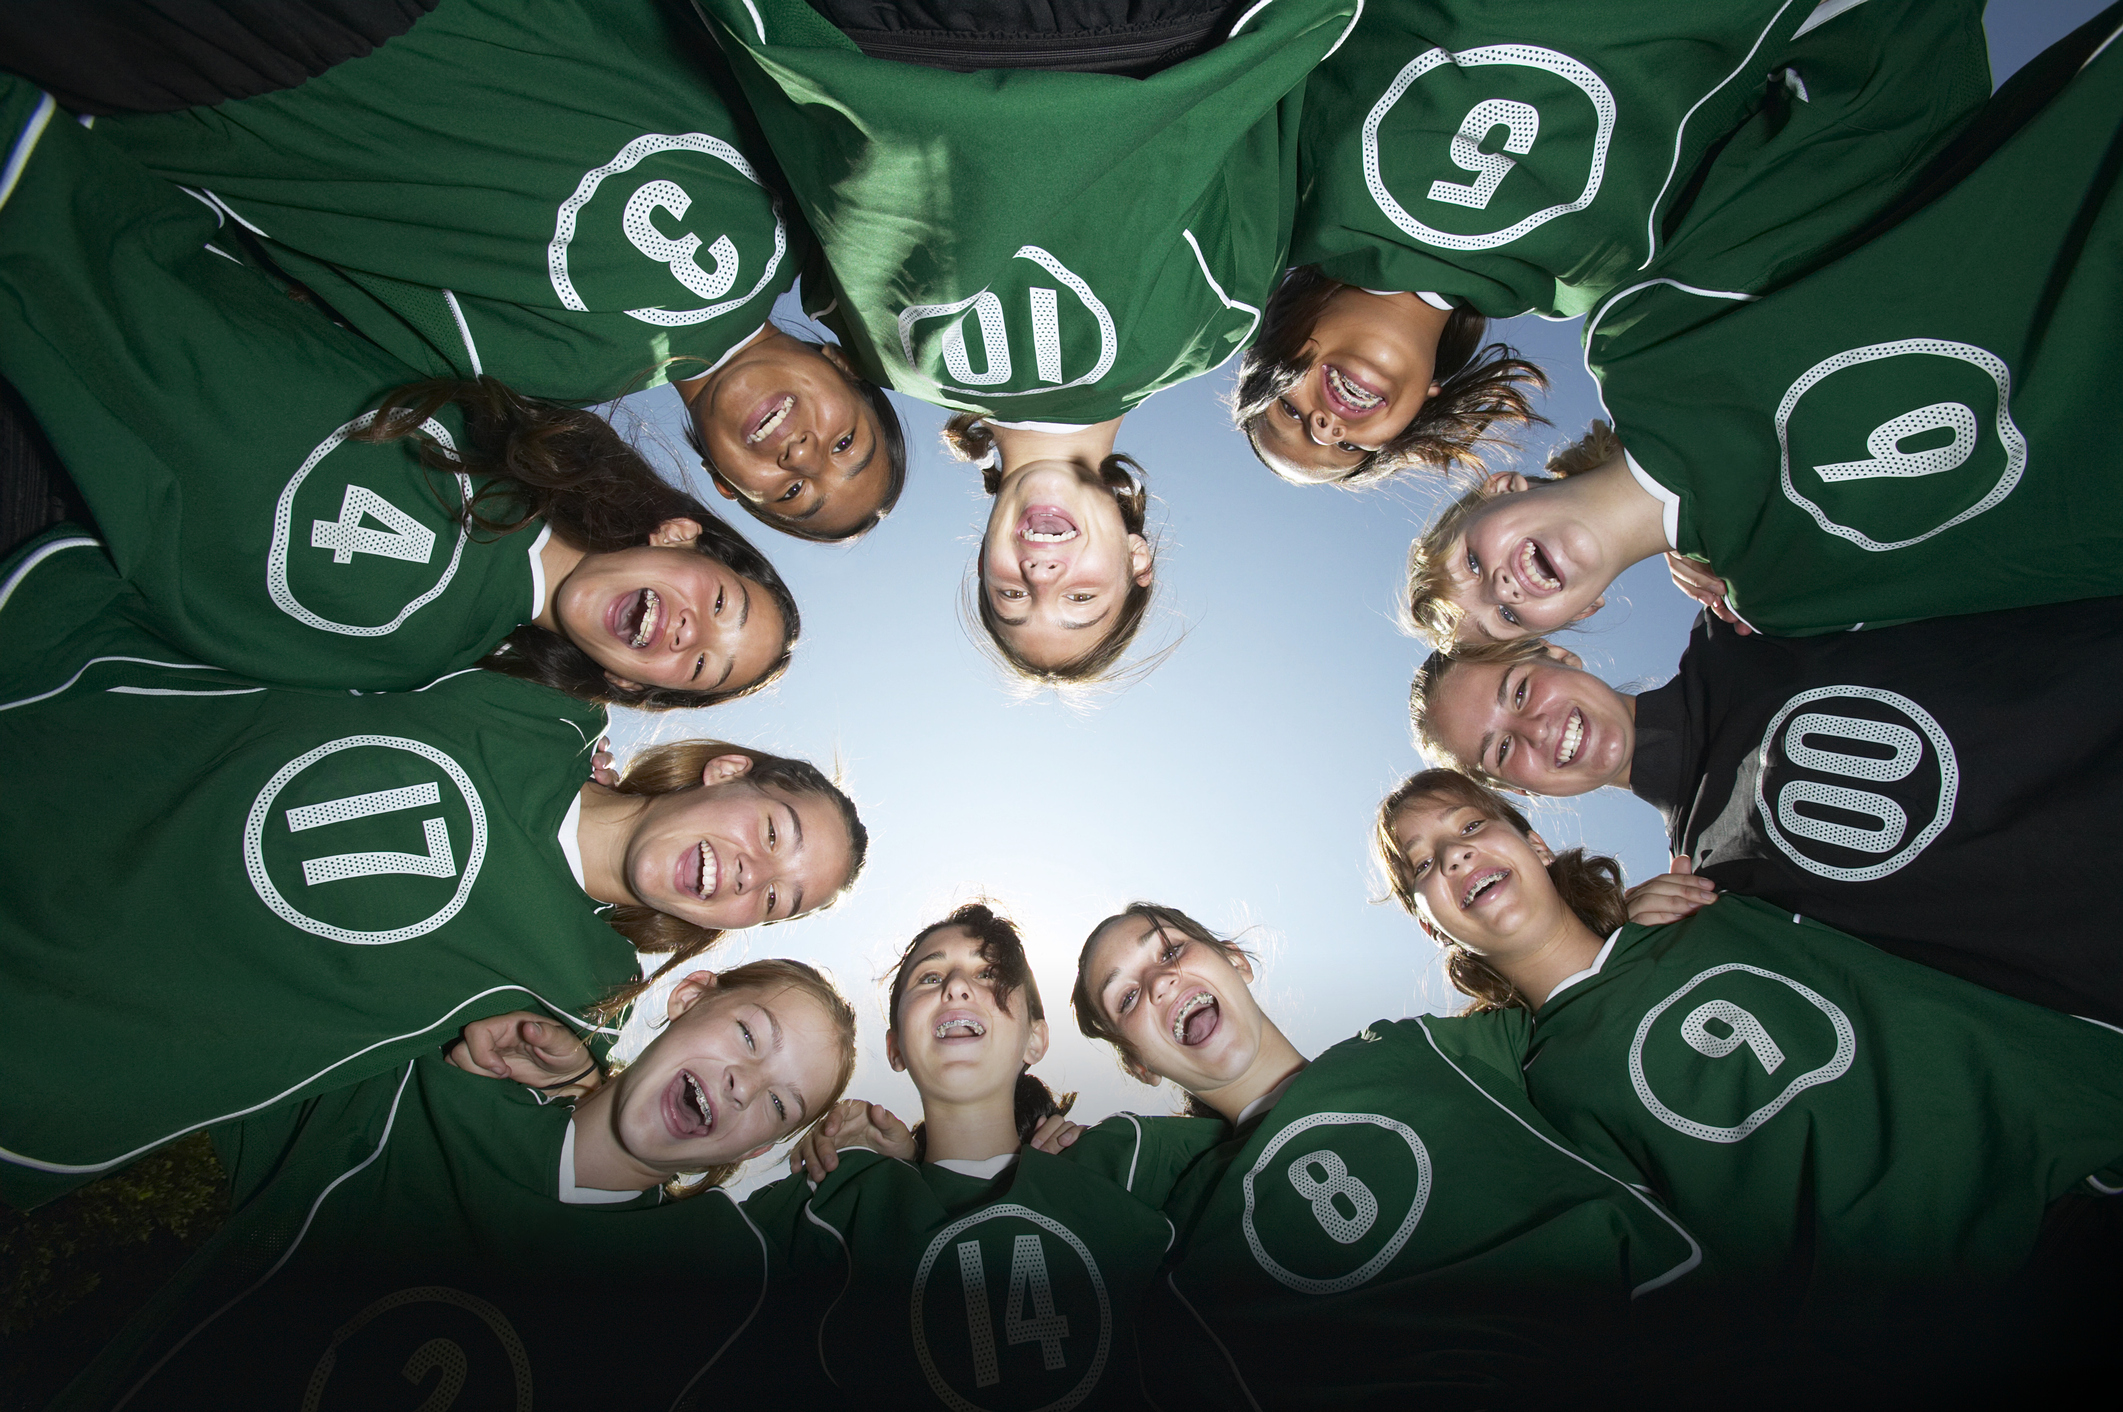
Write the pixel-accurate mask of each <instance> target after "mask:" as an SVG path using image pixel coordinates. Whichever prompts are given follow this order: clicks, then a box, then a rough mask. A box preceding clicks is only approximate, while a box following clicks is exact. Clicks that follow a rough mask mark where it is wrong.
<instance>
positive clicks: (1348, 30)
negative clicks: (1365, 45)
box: [1319, 0, 1364, 64]
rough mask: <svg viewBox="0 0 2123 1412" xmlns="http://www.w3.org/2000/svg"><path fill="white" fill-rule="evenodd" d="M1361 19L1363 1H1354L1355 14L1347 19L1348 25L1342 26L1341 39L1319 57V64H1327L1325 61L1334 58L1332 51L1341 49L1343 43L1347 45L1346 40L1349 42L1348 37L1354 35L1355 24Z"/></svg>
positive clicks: (1362, 15)
mask: <svg viewBox="0 0 2123 1412" xmlns="http://www.w3.org/2000/svg"><path fill="white" fill-rule="evenodd" d="M1363 17H1364V0H1356V13H1355V14H1353V15H1351V16H1350V17H1349V23H1348V24H1347V25H1345V26H1343V27H1342V37H1341V38H1340V39H1337V40H1335V41H1334V44H1333V46H1332V47H1331V48H1329V49H1328V50H1327V52H1326V53H1324V54H1322V55H1320V57H1319V62H1320V63H1322V64H1324V63H1326V62H1327V61H1328V60H1329V59H1331V58H1333V57H1334V51H1335V50H1336V49H1339V48H1341V47H1342V45H1344V44H1345V43H1347V42H1348V40H1349V36H1350V35H1352V34H1354V33H1356V22H1357V21H1358V20H1360V19H1362V18H1363Z"/></svg>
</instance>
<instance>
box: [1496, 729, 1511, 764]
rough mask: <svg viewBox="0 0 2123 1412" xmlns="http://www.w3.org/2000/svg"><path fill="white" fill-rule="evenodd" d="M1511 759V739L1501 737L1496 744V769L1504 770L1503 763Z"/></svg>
mask: <svg viewBox="0 0 2123 1412" xmlns="http://www.w3.org/2000/svg"><path fill="white" fill-rule="evenodd" d="M1510 757H1511V737H1510V736H1508V735H1507V736H1501V737H1499V738H1498V740H1497V742H1496V767H1497V768H1498V769H1499V770H1501V769H1503V768H1504V761H1506V760H1507V759H1509V758H1510Z"/></svg>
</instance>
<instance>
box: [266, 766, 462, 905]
mask: <svg viewBox="0 0 2123 1412" xmlns="http://www.w3.org/2000/svg"><path fill="white" fill-rule="evenodd" d="M441 802H442V790H441V789H440V788H439V787H438V786H437V785H436V784H435V783H434V782H432V781H430V782H429V783H427V784H416V785H407V786H405V787H404V788H401V789H379V790H376V791H374V792H372V793H369V794H352V795H348V796H347V797H346V798H344V799H333V800H328V801H326V802H325V803H323V804H302V805H298V806H297V807H295V808H293V809H290V810H288V811H287V827H288V832H289V833H301V832H302V831H303V830H304V829H314V828H322V827H323V826H324V825H326V824H340V823H345V822H347V821H348V820H350V819H366V818H370V817H373V816H374V815H377V814H389V813H394V812H396V811H397V810H400V809H425V808H428V807H430V806H432V805H437V804H440V803H441ZM420 831H421V834H422V836H423V837H424V838H425V839H426V840H427V852H425V853H391V852H377V853H334V854H331V855H330V856H328V857H324V858H311V859H309V860H307V861H306V862H304V863H303V865H302V880H303V881H304V882H306V883H308V884H309V885H310V886H311V887H315V886H317V885H318V884H319V883H328V882H344V881H346V880H347V879H349V878H373V877H377V876H379V875H381V874H384V873H407V874H410V875H412V876H414V877H420V878H454V877H456V876H457V859H456V858H455V857H454V856H453V855H452V854H451V853H450V827H449V825H448V824H446V823H444V822H443V821H442V820H441V819H439V818H435V819H422V820H421V821H420Z"/></svg>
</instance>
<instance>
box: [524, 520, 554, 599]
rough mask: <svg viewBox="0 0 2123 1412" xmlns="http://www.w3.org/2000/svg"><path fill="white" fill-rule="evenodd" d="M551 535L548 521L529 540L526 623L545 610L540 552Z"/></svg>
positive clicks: (543, 577)
mask: <svg viewBox="0 0 2123 1412" xmlns="http://www.w3.org/2000/svg"><path fill="white" fill-rule="evenodd" d="M552 537H553V526H552V523H551V522H550V521H548V522H547V523H546V524H545V525H544V526H542V527H541V528H540V529H539V531H538V538H536V539H534V540H532V541H531V614H530V617H527V618H525V619H524V621H525V622H527V623H528V622H530V621H531V618H535V617H537V616H538V615H539V614H540V613H543V612H544V611H545V559H544V558H543V557H542V553H543V551H544V549H545V547H546V543H547V541H549V540H551V539H552Z"/></svg>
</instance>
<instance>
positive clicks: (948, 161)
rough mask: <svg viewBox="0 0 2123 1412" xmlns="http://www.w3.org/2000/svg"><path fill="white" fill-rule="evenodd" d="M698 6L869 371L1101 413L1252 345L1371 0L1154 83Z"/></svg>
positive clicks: (725, 0)
mask: <svg viewBox="0 0 2123 1412" xmlns="http://www.w3.org/2000/svg"><path fill="white" fill-rule="evenodd" d="M703 8H704V9H705V10H706V12H707V13H708V14H710V15H711V16H712V17H713V20H714V22H715V23H716V25H717V26H718V27H719V30H720V32H721V33H722V35H723V36H724V37H725V39H726V40H727V41H728V45H729V49H730V54H731V63H732V65H733V67H735V69H736V70H737V75H738V79H739V81H740V82H741V83H742V84H743V86H744V90H745V93H746V96H747V97H749V98H750V99H751V102H752V106H753V109H754V111H755V112H756V113H757V114H758V116H759V121H760V125H761V126H762V127H763V128H764V129H765V130H766V134H767V140H768V141H769V142H770V143H771V144H772V145H773V147H774V152H775V155H776V157H777V158H779V160H780V162H781V165H782V169H783V170H784V171H785V172H786V173H787V175H788V179H789V183H790V185H791V187H792V188H793V189H794V191H795V194H796V199H797V200H798V202H800V203H801V205H802V207H803V213H804V216H805V218H806V220H807V221H808V222H809V224H810V226H811V229H812V230H813V231H814V232H815V233H816V235H817V238H818V241H819V245H820V248H821V250H822V252H823V254H824V257H825V261H826V263H827V264H828V265H829V266H830V269H831V280H832V284H833V294H834V296H835V297H836V298H837V301H838V307H837V310H836V311H835V312H836V316H837V317H838V319H839V320H840V322H841V324H842V326H843V328H844V330H845V337H844V338H843V340H842V341H843V344H844V346H846V347H847V349H848V350H849V352H850V353H851V354H852V355H853V356H854V358H855V359H856V361H857V363H858V364H859V365H860V366H861V367H863V368H864V369H865V370H866V371H867V372H868V374H869V375H870V376H872V377H874V378H876V379H877V380H879V381H881V382H884V383H887V384H888V385H890V386H891V387H894V388H896V389H898V390H899V391H901V392H905V393H908V394H910V395H912V396H915V397H920V398H922V399H924V400H926V401H930V402H935V403H938V404H941V405H943V406H946V407H955V408H959V409H961V410H966V411H973V412H980V413H984V414H991V415H994V416H998V417H1004V418H1010V419H1013V420H1026V419H1031V420H1039V421H1048V422H1064V423H1076V424H1087V423H1093V422H1100V421H1104V420H1106V419H1108V418H1111V417H1117V416H1119V415H1121V414H1122V413H1124V412H1126V411H1127V410H1128V409H1129V408H1131V407H1133V406H1135V405H1136V404H1137V403H1139V402H1141V401H1142V400H1143V399H1144V398H1146V397H1148V396H1149V395H1150V394H1151V393H1153V392H1155V391H1157V390H1158V389H1159V388H1162V387H1169V386H1171V385H1172V384H1174V383H1176V382H1179V381H1181V380H1183V379H1185V378H1189V377H1193V376H1194V375H1196V374H1198V373H1203V372H1207V371H1208V370H1209V369H1211V368H1214V367H1216V366H1218V365H1219V364H1221V363H1222V362H1223V361H1224V360H1225V359H1226V358H1228V357H1230V356H1231V354H1232V353H1234V352H1236V351H1237V350H1239V349H1240V348H1243V347H1245V346H1246V344H1247V343H1248V342H1249V341H1250V340H1251V339H1252V337H1253V334H1254V331H1255V329H1256V327H1257V326H1258V324H1259V322H1260V309H1261V305H1262V304H1263V302H1264V301H1265V300H1266V298H1267V296H1268V294H1269V292H1270V291H1271V290H1272V289H1273V287H1274V284H1275V280H1276V278H1277V276H1278V275H1279V274H1280V273H1281V271H1282V268H1283V263H1284V254H1285V251H1286V248H1287V245H1288V240H1289V229H1290V219H1291V208H1292V203H1293V201H1294V198H1295V182H1296V153H1297V119H1298V111H1299V107H1300V105H1301V102H1302V93H1301V91H1293V90H1296V89H1297V87H1298V85H1299V84H1300V83H1301V81H1302V80H1303V78H1304V75H1305V73H1306V71H1307V70H1308V69H1310V68H1311V67H1312V66H1313V65H1314V64H1316V63H1317V62H1319V60H1320V58H1321V57H1322V56H1323V55H1325V54H1327V53H1328V52H1329V51H1331V50H1332V49H1333V48H1334V46H1335V45H1336V44H1337V43H1339V42H1340V41H1341V39H1342V37H1343V36H1344V35H1345V33H1346V32H1347V30H1348V28H1349V26H1350V24H1351V22H1352V20H1353V18H1354V16H1355V15H1356V13H1357V11H1358V9H1359V8H1360V6H1359V4H1358V3H1357V0H1263V3H1261V4H1258V5H1255V6H1253V7H1252V8H1251V9H1249V10H1247V11H1246V12H1245V13H1244V15H1243V16H1242V17H1241V18H1240V21H1239V24H1238V25H1237V27H1236V32H1235V33H1234V34H1233V35H1232V37H1230V38H1228V39H1226V40H1224V41H1223V42H1222V43H1220V44H1218V45H1217V46H1216V47H1215V48H1213V49H1211V50H1209V51H1208V52H1207V53H1205V54H1203V55H1200V56H1199V57H1197V58H1193V59H1189V60H1187V61H1186V62H1185V63H1181V64H1178V65H1175V66H1173V67H1172V68H1169V69H1166V70H1164V71H1163V72H1161V73H1158V74H1155V75H1152V76H1151V77H1149V78H1146V79H1132V78H1124V77H1121V76H1118V75H1114V74H1081V73H1059V72H1038V71H1029V70H986V71H982V72H979V73H951V72H947V71H945V70H941V69H932V68H924V67H919V66H916V65H911V64H900V63H894V62H891V61H889V60H882V59H873V58H870V57H868V56H866V55H864V54H863V53H862V52H861V51H859V50H858V49H857V48H856V47H855V44H854V42H853V41H852V40H850V39H848V38H847V37H846V36H845V35H843V34H841V33H840V31H839V30H837V29H835V28H833V26H832V25H830V24H828V23H827V22H826V21H825V20H824V19H823V18H821V17H820V16H819V15H818V14H817V13H816V12H814V11H813V10H812V9H811V8H810V7H809V6H807V5H806V4H804V3H803V0H704V4H703ZM806 299H807V301H810V300H812V296H811V295H810V294H809V293H808V289H807V293H806Z"/></svg>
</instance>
